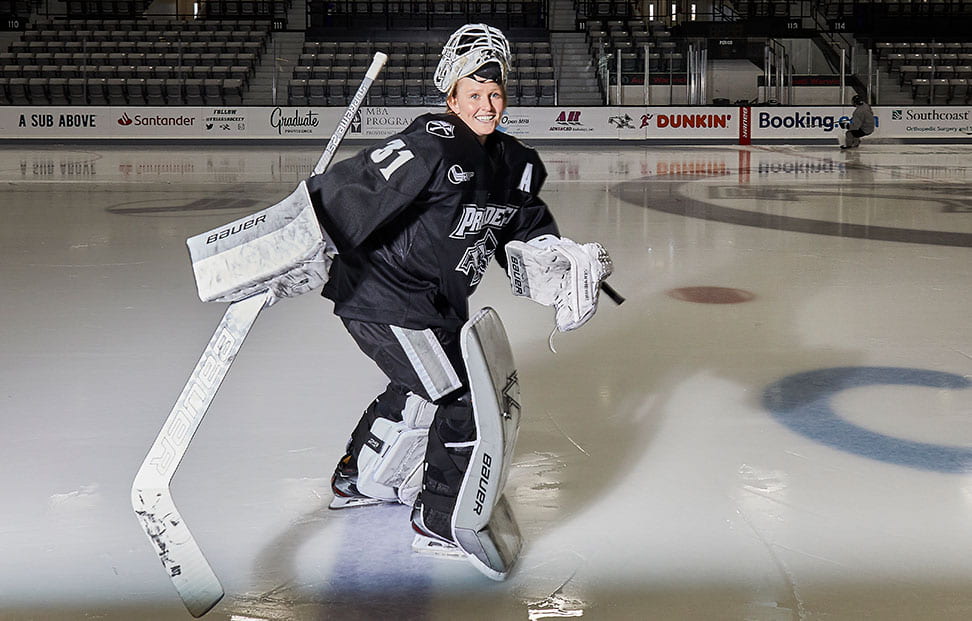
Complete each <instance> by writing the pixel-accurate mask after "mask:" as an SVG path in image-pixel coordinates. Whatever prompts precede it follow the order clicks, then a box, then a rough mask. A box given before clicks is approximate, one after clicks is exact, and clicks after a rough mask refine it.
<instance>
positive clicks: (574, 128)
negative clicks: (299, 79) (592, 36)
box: [0, 105, 972, 144]
mask: <svg viewBox="0 0 972 621" xmlns="http://www.w3.org/2000/svg"><path fill="white" fill-rule="evenodd" d="M344 110H345V109H344V108H318V107H283V106H278V107H216V106H206V107H144V106H105V107H88V106H62V107H56V106H29V107H21V106H5V107H0V139H7V140H35V139H39V140H65V141H75V140H78V141H86V140H135V141H152V140H192V141H197V140H302V139H303V140H307V139H312V140H317V141H324V140H327V139H328V138H329V137H330V135H331V132H332V131H333V129H334V127H335V126H336V125H337V123H338V121H339V120H340V118H341V115H342V114H343V113H344ZM441 111H442V108H440V107H434V108H433V107H405V108H389V107H363V108H361V110H360V111H359V113H358V114H357V115H356V116H355V120H354V123H353V124H352V125H351V128H350V130H349V132H348V135H347V138H349V139H352V140H353V139H380V138H383V137H385V136H389V135H392V134H394V133H397V132H399V131H401V130H403V129H404V128H405V127H407V126H408V124H409V123H410V122H411V121H412V119H414V118H415V117H416V116H418V115H419V114H422V113H424V112H441ZM852 113H853V106H850V105H846V106H789V107H788V106H741V107H736V106H721V107H716V106H708V107H699V106H669V107H645V106H624V107H609V106H602V107H568V106H562V107H531V108H514V109H510V110H507V111H506V112H505V113H504V114H503V119H502V122H501V124H500V129H501V131H505V132H507V133H509V134H511V135H514V136H517V137H520V138H524V139H543V140H601V141H603V140H635V141H637V140H652V141H655V140H672V141H679V142H686V141H688V142H691V141H700V142H706V143H726V144H748V143H749V142H750V141H780V140H793V141H820V140H828V139H833V140H836V132H837V131H838V128H839V122H840V121H841V120H842V119H848V118H849V117H850V115H851V114H852ZM874 113H875V121H876V124H877V128H876V130H875V132H874V134H873V136H872V137H871V139H882V138H886V139H909V140H913V141H923V140H933V141H938V140H957V141H962V140H966V141H967V140H970V139H972V107H969V106H926V107H907V106H877V107H875V108H874Z"/></svg>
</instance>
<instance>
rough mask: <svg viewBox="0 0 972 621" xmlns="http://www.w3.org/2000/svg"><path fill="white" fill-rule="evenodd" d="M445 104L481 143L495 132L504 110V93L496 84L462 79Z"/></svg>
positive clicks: (473, 79)
mask: <svg viewBox="0 0 972 621" xmlns="http://www.w3.org/2000/svg"><path fill="white" fill-rule="evenodd" d="M446 103H447V104H448V106H449V109H450V110H452V111H453V112H454V113H455V114H456V115H457V116H458V117H459V118H460V119H462V122H463V123H465V124H466V125H467V126H468V127H469V129H471V130H473V133H475V134H476V136H478V137H479V140H480V142H482V141H484V140H486V136H488V135H490V134H492V133H493V132H494V131H496V126H497V125H499V123H500V118H501V116H502V114H503V109H504V108H506V92H505V91H504V90H503V87H502V86H500V85H499V84H497V83H496V82H480V81H478V80H477V79H475V78H462V79H461V80H459V81H458V82H456V87H455V89H453V91H452V95H449V97H448V99H446Z"/></svg>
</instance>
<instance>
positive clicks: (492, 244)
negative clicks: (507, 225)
mask: <svg viewBox="0 0 972 621" xmlns="http://www.w3.org/2000/svg"><path fill="white" fill-rule="evenodd" d="M498 245H499V244H497V242H496V236H495V235H493V232H492V231H490V230H487V231H486V234H485V235H483V236H482V237H481V238H479V239H477V240H476V243H474V244H473V245H472V246H469V247H468V248H466V252H465V254H463V255H462V259H460V260H459V265H457V266H456V271H457V272H462V273H463V274H465V275H466V276H468V277H469V284H470V286H475V285H478V284H479V281H480V280H482V279H483V274H484V273H485V272H486V268H487V267H488V266H489V261H490V259H492V258H493V254H494V253H495V252H496V247H497V246H498Z"/></svg>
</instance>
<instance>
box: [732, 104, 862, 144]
mask: <svg viewBox="0 0 972 621" xmlns="http://www.w3.org/2000/svg"><path fill="white" fill-rule="evenodd" d="M853 112H854V107H853V106H850V105H848V106H843V107H841V106H806V107H788V106H755V107H753V108H752V112H751V115H750V123H751V133H750V136H751V137H752V139H753V140H763V139H799V138H808V139H820V138H832V139H833V140H835V141H836V140H837V134H836V132H837V131H840V125H839V123H840V121H841V120H848V119H850V115H851V114H853ZM875 114H877V111H876V110H875Z"/></svg>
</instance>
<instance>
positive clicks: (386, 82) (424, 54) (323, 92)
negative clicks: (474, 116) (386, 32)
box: [287, 41, 555, 106]
mask: <svg viewBox="0 0 972 621" xmlns="http://www.w3.org/2000/svg"><path fill="white" fill-rule="evenodd" d="M442 44H443V41H391V42H382V43H380V44H375V43H371V42H353V41H316V42H312V41H308V42H306V43H304V47H303V52H302V53H301V55H300V58H299V60H298V64H297V66H296V67H295V68H294V72H293V78H292V79H291V80H290V82H289V83H288V89H287V92H288V102H289V103H290V105H312V106H313V105H347V102H348V98H349V97H350V95H353V88H354V87H353V85H355V84H357V83H358V82H359V81H360V80H361V78H362V77H364V74H365V71H366V70H367V68H368V65H369V63H370V62H371V58H372V56H373V55H374V52H375V51H376V50H378V49H380V50H381V51H385V52H386V53H387V54H388V63H387V64H386V66H385V69H384V70H383V71H382V73H381V75H380V76H379V77H378V79H377V80H376V81H375V84H374V85H373V86H372V87H371V90H370V92H369V102H370V103H371V104H372V105H388V106H393V105H440V104H442V103H443V102H444V98H443V95H442V93H440V92H439V91H438V90H437V89H436V88H435V87H434V86H433V84H432V76H433V74H434V72H435V68H436V65H437V64H438V62H439V50H440V49H441V48H442ZM511 47H512V52H513V71H512V73H511V75H510V81H509V84H508V85H507V97H508V99H509V101H510V103H511V104H515V105H523V106H529V105H534V106H535V105H553V100H554V98H553V91H554V84H555V81H554V67H553V55H552V54H551V52H550V43H549V42H548V41H514V42H512V43H511ZM321 101H324V102H333V103H319V102H321ZM541 102H549V103H541Z"/></svg>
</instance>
